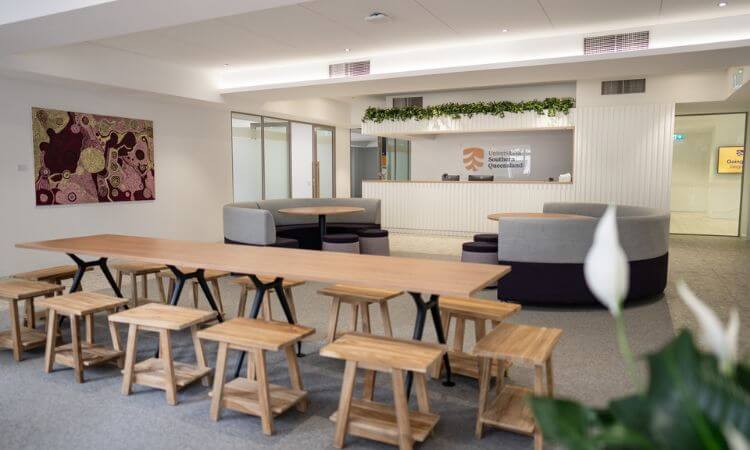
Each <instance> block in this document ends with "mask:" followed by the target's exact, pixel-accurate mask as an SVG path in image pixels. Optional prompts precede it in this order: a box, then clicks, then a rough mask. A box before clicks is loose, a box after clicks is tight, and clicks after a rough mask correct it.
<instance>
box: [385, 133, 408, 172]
mask: <svg viewBox="0 0 750 450" xmlns="http://www.w3.org/2000/svg"><path fill="white" fill-rule="evenodd" d="M382 141H383V143H382V145H383V146H384V147H385V169H386V170H385V179H386V180H396V181H407V180H409V179H410V178H411V142H409V141H407V140H404V139H393V138H383V139H382Z"/></svg>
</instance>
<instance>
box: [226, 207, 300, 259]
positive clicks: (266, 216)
mask: <svg viewBox="0 0 750 450" xmlns="http://www.w3.org/2000/svg"><path fill="white" fill-rule="evenodd" d="M223 214H224V242H225V243H227V244H242V245H257V246H268V247H287V248H299V242H298V241H297V240H296V239H289V238H285V237H281V236H277V235H276V226H275V224H274V221H273V216H272V215H271V213H270V212H268V211H265V210H262V209H258V204H257V203H255V202H246V203H234V204H231V205H226V206H224V209H223Z"/></svg>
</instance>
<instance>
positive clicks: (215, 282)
mask: <svg viewBox="0 0 750 450" xmlns="http://www.w3.org/2000/svg"><path fill="white" fill-rule="evenodd" d="M177 269H178V270H179V271H180V272H182V273H192V272H195V271H196V270H197V269H194V268H190V267H178V268H177ZM229 275H230V273H229V272H224V271H221V270H206V271H205V272H204V278H205V279H206V283H211V287H212V288H213V291H214V292H213V294H214V299H215V300H216V306H218V307H219V312H220V313H221V315H222V316H223V315H224V304H223V303H222V301H221V289H220V288H219V278H224V277H227V276H229ZM156 277H157V278H161V277H166V278H169V288H168V289H167V296H168V297H172V292H174V284H175V280H176V279H177V278H176V277H175V275H174V272H172V271H171V270H169V269H166V270H162V271H161V272H159V274H158V275H157V276H156ZM187 282H188V283H190V286H191V287H192V288H193V307H194V308H196V309H197V308H198V297H199V294H198V293H199V291H200V289H201V288H200V284H199V283H198V279H197V278H191V279H190V280H188V281H187ZM165 302H166V301H165Z"/></svg>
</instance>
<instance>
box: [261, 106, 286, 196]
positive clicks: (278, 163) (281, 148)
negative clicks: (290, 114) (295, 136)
mask: <svg viewBox="0 0 750 450" xmlns="http://www.w3.org/2000/svg"><path fill="white" fill-rule="evenodd" d="M289 139H290V136H289V121H286V120H280V119H272V118H270V117H264V118H263V157H264V159H263V161H264V168H263V175H264V177H263V178H264V182H265V198H266V199H275V198H289V194H290V191H291V186H290V182H289V178H290V177H289V174H290V164H289V147H290V142H289Z"/></svg>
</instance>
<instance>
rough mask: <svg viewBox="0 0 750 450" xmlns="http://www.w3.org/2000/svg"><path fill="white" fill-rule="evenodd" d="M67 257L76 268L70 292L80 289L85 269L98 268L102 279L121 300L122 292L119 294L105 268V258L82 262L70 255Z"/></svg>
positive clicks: (110, 274)
mask: <svg viewBox="0 0 750 450" xmlns="http://www.w3.org/2000/svg"><path fill="white" fill-rule="evenodd" d="M68 256H69V257H70V259H72V260H73V262H75V263H76V266H78V270H77V271H76V275H75V277H74V278H73V283H72V284H71V285H70V292H76V291H78V290H80V289H81V280H82V279H83V274H84V273H86V269H88V268H89V267H99V268H100V269H101V270H102V273H103V274H104V277H105V278H106V279H107V282H108V283H109V286H110V287H111V288H112V290H113V291H114V292H115V295H116V296H118V297H120V298H122V292H120V288H119V287H117V283H115V279H114V278H113V277H112V273H111V272H110V271H109V267H107V258H99V259H97V260H94V261H84V260H82V259H81V258H79V257H78V256H76V255H74V254H72V253H68Z"/></svg>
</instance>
